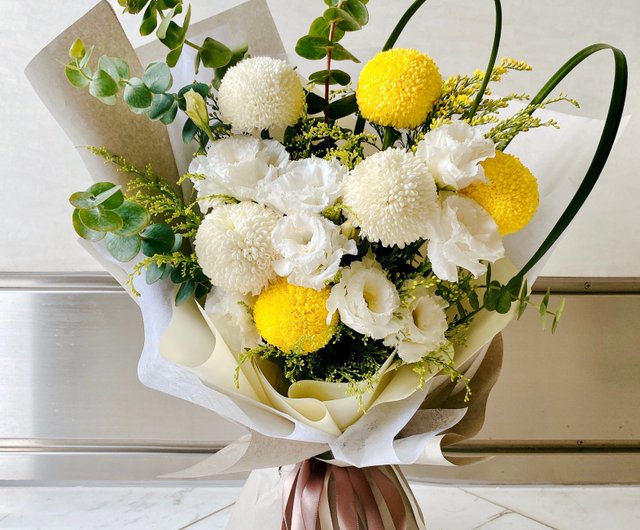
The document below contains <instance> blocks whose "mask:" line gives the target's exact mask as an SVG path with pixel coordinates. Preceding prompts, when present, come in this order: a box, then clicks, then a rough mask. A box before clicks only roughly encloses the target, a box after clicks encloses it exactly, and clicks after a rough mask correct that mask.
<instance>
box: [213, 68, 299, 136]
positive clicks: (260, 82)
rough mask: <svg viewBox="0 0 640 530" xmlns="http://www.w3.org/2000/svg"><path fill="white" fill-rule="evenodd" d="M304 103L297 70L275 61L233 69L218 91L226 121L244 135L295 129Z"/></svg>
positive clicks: (226, 75) (222, 113)
mask: <svg viewBox="0 0 640 530" xmlns="http://www.w3.org/2000/svg"><path fill="white" fill-rule="evenodd" d="M304 101H305V97H304V89H303V87H302V83H301V82H300V78H299V77H298V74H297V73H296V71H295V70H294V69H293V67H292V66H291V65H290V64H288V63H286V62H285V61H283V60H281V59H273V58H271V57H251V58H248V59H245V60H243V61H241V62H240V63H238V64H237V65H235V66H233V67H231V68H229V70H228V71H227V73H226V74H225V76H224V78H223V79H222V82H221V83H220V89H219V90H218V107H219V108H220V114H221V116H222V119H223V120H224V121H225V122H227V123H230V124H231V125H232V126H233V127H234V128H236V129H239V130H242V131H251V130H253V129H267V128H268V127H271V126H276V127H286V126H288V125H294V124H295V123H296V122H297V121H298V119H299V118H300V116H302V113H303V111H304Z"/></svg>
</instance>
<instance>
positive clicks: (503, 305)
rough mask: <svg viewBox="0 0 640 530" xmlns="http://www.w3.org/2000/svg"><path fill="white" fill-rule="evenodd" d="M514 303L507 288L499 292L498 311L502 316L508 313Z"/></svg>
mask: <svg viewBox="0 0 640 530" xmlns="http://www.w3.org/2000/svg"><path fill="white" fill-rule="evenodd" d="M512 301H513V300H512V299H511V293H510V292H509V290H508V289H506V288H502V289H501V290H500V292H499V296H498V304H497V306H496V311H497V312H498V313H500V314H501V315H504V314H506V313H508V312H509V309H511V302H512Z"/></svg>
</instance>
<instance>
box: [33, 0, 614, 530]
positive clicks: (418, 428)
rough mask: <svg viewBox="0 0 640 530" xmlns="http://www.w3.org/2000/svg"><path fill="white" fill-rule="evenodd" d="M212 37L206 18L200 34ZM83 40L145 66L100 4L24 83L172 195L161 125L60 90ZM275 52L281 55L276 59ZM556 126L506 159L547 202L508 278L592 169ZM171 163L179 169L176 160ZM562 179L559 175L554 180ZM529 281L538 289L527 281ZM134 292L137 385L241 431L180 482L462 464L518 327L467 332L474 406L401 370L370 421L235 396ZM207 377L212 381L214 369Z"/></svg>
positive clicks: (153, 303)
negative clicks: (285, 469) (459, 453)
mask: <svg viewBox="0 0 640 530" xmlns="http://www.w3.org/2000/svg"><path fill="white" fill-rule="evenodd" d="M249 8H256V9H258V8H259V9H262V10H263V11H260V12H262V13H263V12H264V8H265V3H264V0H251V1H250V2H246V3H244V4H241V5H240V6H237V7H235V8H233V9H249ZM224 16H226V17H229V18H228V20H233V21H234V22H233V23H234V24H239V25H240V24H242V23H244V22H246V23H247V25H246V26H245V27H243V29H242V32H243V34H245V35H252V36H255V40H256V42H258V43H261V44H259V46H264V49H267V50H268V49H269V44H268V41H269V39H268V38H266V37H265V38H263V36H265V35H268V34H273V31H274V28H273V27H272V26H273V21H272V20H271V19H270V17H269V18H265V17H264V16H263V17H260V18H256V17H240V16H232V15H230V14H229V13H227V14H226V15H224ZM220 20H221V19H220ZM219 26H220V24H218V23H217V22H216V21H215V20H213V19H212V20H208V21H206V24H204V25H203V27H219ZM77 37H80V38H82V39H84V40H85V42H87V43H95V44H96V51H95V54H96V57H99V55H101V54H102V53H106V54H109V55H114V56H119V57H123V58H125V59H126V60H127V61H128V62H129V64H130V65H131V66H132V70H133V71H134V73H137V74H140V73H141V70H142V66H141V65H140V63H139V61H138V59H137V58H136V55H135V51H134V50H133V49H132V47H131V45H130V44H129V42H128V41H127V39H126V36H125V35H124V33H123V32H122V30H121V28H120V25H119V23H118V21H117V18H116V17H115V15H114V14H113V12H112V10H111V8H110V6H109V5H108V3H107V2H105V1H103V2H100V3H99V4H98V5H97V6H96V7H94V8H93V9H92V10H91V11H90V12H89V13H88V14H87V15H86V16H85V17H83V18H82V19H80V20H79V21H77V22H76V23H75V24H74V25H73V26H71V27H70V28H69V29H67V30H66V31H65V32H63V33H62V34H61V35H60V36H58V37H57V38H56V39H55V40H54V41H53V42H52V43H51V44H50V45H49V46H47V47H46V48H45V49H44V50H43V51H42V52H41V53H40V54H39V55H38V56H37V57H36V58H35V59H34V60H33V61H32V62H31V63H30V65H29V66H28V68H27V72H26V73H27V75H28V77H29V79H30V81H31V82H32V84H33V86H34V88H35V89H36V91H37V92H38V94H39V95H40V97H41V98H42V100H43V101H44V103H45V104H46V105H47V107H48V108H49V110H50V112H51V113H52V114H53V116H54V117H55V118H56V120H57V121H58V122H59V123H60V125H61V127H62V128H63V129H64V130H65V132H66V133H67V135H68V136H69V137H70V139H71V141H72V142H73V143H74V144H75V145H77V146H85V145H96V146H106V147H107V148H109V149H110V150H111V151H113V152H114V153H116V154H120V155H123V156H125V157H126V158H128V159H129V160H130V161H131V162H132V163H134V164H136V165H139V166H144V165H146V164H147V163H149V162H152V163H153V165H154V168H155V169H156V171H157V172H158V173H160V174H162V175H163V176H165V177H166V178H167V179H169V180H171V181H174V182H175V179H176V177H177V174H178V173H177V170H176V162H175V160H176V158H174V155H173V154H172V151H171V142H170V140H169V135H168V134H167V131H166V129H165V128H164V126H163V125H161V124H159V123H154V122H150V121H149V120H148V119H147V118H146V117H143V116H135V115H134V114H132V113H131V112H130V111H129V110H128V109H127V108H126V106H125V105H123V104H118V105H116V107H115V108H112V107H107V106H105V105H103V104H102V103H100V102H99V101H97V100H95V99H94V98H91V97H90V96H89V95H88V94H86V92H85V91H82V90H78V89H74V88H72V87H70V86H69V85H68V83H67V81H66V79H65V76H64V72H63V68H62V67H61V65H60V64H59V63H58V62H57V60H61V61H65V62H66V60H67V51H68V48H69V45H70V44H71V42H73V40H74V39H75V38H77ZM280 46H281V45H280ZM277 47H278V46H277V43H276V45H274V46H272V49H274V50H275V49H276V48H277ZM147 51H148V50H147ZM264 53H268V52H266V51H265V52H264ZM174 74H175V75H174V77H175V78H176V79H178V78H179V77H180V78H182V80H183V81H185V82H188V73H184V72H183V73H181V74H180V75H178V72H174ZM553 117H554V118H555V119H556V120H557V121H558V122H559V124H560V126H561V128H562V129H563V130H562V132H561V133H555V134H557V135H558V136H555V137H554V141H553V142H551V143H550V142H549V138H548V136H540V135H539V136H536V135H535V134H534V133H531V140H529V136H528V135H527V138H526V139H523V140H520V139H519V140H520V143H518V142H514V149H513V151H514V152H515V153H516V154H519V155H520V156H521V158H522V159H523V161H524V162H525V163H527V164H528V165H529V167H530V169H532V171H533V173H534V174H536V176H537V177H538V180H539V185H540V189H541V203H542V207H541V209H540V211H539V212H538V213H537V214H536V216H535V217H534V220H533V222H532V223H531V225H530V227H528V229H527V230H525V231H523V233H522V234H515V235H512V236H509V238H507V241H505V244H506V246H507V251H508V255H509V257H510V258H512V259H513V262H514V263H515V266H516V267H519V266H521V265H522V264H523V263H524V262H525V261H526V259H527V257H528V256H530V255H531V254H532V253H533V252H534V251H535V249H536V248H537V244H538V242H539V241H542V239H543V238H544V236H545V235H546V234H547V233H548V229H549V227H550V226H553V224H554V223H555V221H556V220H557V219H558V218H559V216H560V215H561V213H562V211H563V209H564V206H565V205H566V204H567V203H568V201H569V200H570V198H571V196H572V195H573V193H574V192H575V189H576V188H577V186H578V185H579V182H577V180H575V179H573V178H566V176H567V175H569V176H573V175H581V173H580V169H581V168H582V167H583V166H584V165H585V164H586V163H588V160H589V159H590V155H591V152H592V150H593V145H592V144H593V143H595V141H597V136H598V133H599V131H600V129H601V128H602V121H601V120H586V119H583V118H576V117H567V116H563V115H561V114H558V113H553ZM577 134H579V137H580V138H581V142H580V143H579V144H578V145H576V144H575V143H574V142H572V140H571V139H572V138H573V137H575V136H576V135H577ZM173 136H175V134H174V135H173ZM591 139H594V140H593V142H591ZM174 143H175V142H174ZM523 146H524V147H523ZM525 147H526V149H525ZM510 150H511V149H510ZM537 152H544V153H545V156H544V157H531V156H530V155H529V156H527V153H529V154H530V153H537ZM569 153H570V154H571V156H568V154H569ZM80 156H81V157H82V158H83V161H84V162H85V164H86V165H87V168H88V169H89V171H90V173H91V175H92V178H93V179H94V180H95V181H103V180H109V181H112V182H119V183H122V182H123V180H124V177H123V176H122V175H121V174H118V173H117V172H115V171H114V170H113V168H112V167H110V166H108V165H105V164H103V162H102V161H101V160H100V159H98V158H96V157H94V156H93V155H91V154H90V153H89V152H86V151H85V150H80ZM178 158H179V159H180V165H181V166H183V165H184V154H183V155H182V158H181V157H180V156H178ZM585 161H586V162H585ZM555 162H558V163H555ZM557 168H561V169H562V174H561V175H559V173H558V171H557ZM559 183H561V184H559ZM83 244H84V245H85V247H86V248H87V249H88V250H89V251H90V252H91V253H92V254H93V255H94V256H96V258H97V259H98V260H99V261H100V262H101V263H103V265H104V266H105V268H106V269H107V270H109V272H111V273H112V274H113V275H114V277H116V278H117V279H118V280H119V281H120V282H121V283H124V281H125V280H126V277H127V274H128V272H129V271H130V268H131V266H130V264H128V265H126V266H123V264H120V263H115V262H114V261H113V260H112V259H111V258H110V256H109V255H108V253H107V252H106V251H105V249H104V248H103V246H102V245H101V244H98V245H95V246H94V245H91V244H88V243H86V242H83ZM500 269H502V275H503V279H505V280H506V279H508V278H509V277H510V276H511V275H513V273H515V272H516V270H517V269H516V268H515V267H514V266H513V265H511V264H510V263H509V262H508V261H506V260H504V261H503V263H502V264H501V265H499V266H497V267H495V271H494V274H499V272H500ZM528 279H529V283H530V284H532V283H533V280H535V271H534V273H532V274H531V275H530V276H529V277H528ZM136 287H137V289H138V290H139V291H140V292H141V293H142V297H140V298H137V299H136V302H138V303H139V305H140V309H141V312H142V316H143V320H144V326H145V346H144V350H143V352H142V356H141V359H140V363H139V366H138V374H139V377H140V380H141V381H142V382H143V383H144V384H145V385H147V386H149V387H151V388H155V389H157V390H160V391H162V392H166V393H169V394H172V395H175V396H177V397H180V398H182V399H185V400H188V401H191V402H193V403H196V404H198V405H200V406H204V407H206V408H208V409H210V410H212V411H215V412H217V413H218V414H221V415H222V416H224V417H226V418H228V419H230V420H232V421H234V422H236V423H238V424H240V425H243V426H245V427H246V428H247V429H248V430H249V435H247V436H246V437H245V438H243V439H241V440H238V441H236V442H234V443H233V444H231V445H230V446H228V447H227V448H225V449H224V450H223V451H220V452H219V453H218V454H216V455H213V456H212V457H210V458H209V459H206V460H204V461H203V462H201V463H200V464H198V465H196V466H194V467H192V468H190V469H188V470H185V471H183V472H179V473H176V474H174V475H173V476H176V477H178V476H179V477H184V478H186V477H201V476H207V475H213V474H218V473H230V472H235V471H246V470H252V469H261V468H270V467H271V468H273V467H277V466H283V465H287V464H295V463H297V462H300V461H302V460H305V459H307V458H310V457H313V456H315V455H319V454H322V453H324V452H326V451H327V449H330V450H331V451H332V455H333V458H334V460H333V461H332V462H333V463H336V464H340V465H355V466H359V467H367V466H380V465H387V464H412V463H429V464H440V465H452V464H460V463H463V462H462V461H459V460H455V461H452V460H448V459H446V458H445V457H444V456H443V454H442V448H443V447H444V446H446V445H448V444H450V443H455V442H456V441H458V440H460V439H462V438H464V437H468V436H472V435H473V434H474V433H475V432H477V431H478V430H479V428H480V427H481V425H482V422H483V421H484V408H485V404H486V399H487V396H488V393H489V391H490V389H491V387H492V386H493V383H494V382H495V379H496V377H497V374H498V371H499V367H500V360H501V353H502V347H501V341H495V342H493V344H492V346H491V347H490V348H489V347H488V346H489V343H491V340H492V339H493V337H494V336H495V335H496V334H497V333H499V332H500V331H501V330H502V329H503V328H504V327H505V326H506V325H507V324H508V322H509V321H510V319H511V317H512V314H509V315H497V314H495V313H483V314H481V315H480V316H479V317H478V318H476V319H475V320H474V322H473V324H472V328H471V330H470V334H469V344H468V346H467V347H466V348H458V350H457V351H456V362H457V363H458V365H459V366H461V369H463V370H466V371H467V373H468V374H470V375H473V378H472V389H473V391H474V396H473V399H472V401H471V402H470V404H469V403H466V404H465V403H464V402H463V401H462V395H463V392H462V389H461V387H460V386H459V385H457V386H455V385H451V384H450V383H449V382H448V380H447V378H445V377H443V376H435V377H432V378H431V379H429V380H428V381H427V382H426V384H425V385H424V388H417V387H416V385H415V378H414V379H412V374H411V373H410V370H400V371H398V373H385V374H382V377H381V384H380V385H379V388H377V389H375V391H374V392H372V393H371V395H369V396H367V398H366V399H367V400H368V403H367V404H368V405H369V409H368V411H367V413H366V414H364V415H363V414H362V411H360V410H358V409H357V407H355V408H354V404H353V399H352V398H351V401H350V400H349V399H345V400H344V401H341V400H340V399H338V398H337V397H336V396H335V394H336V390H335V388H338V387H334V389H333V390H327V399H315V398H314V399H307V400H303V399H301V398H299V397H298V398H296V397H286V396H279V395H277V393H274V392H273V391H272V389H271V390H270V388H269V387H270V385H269V379H268V374H266V373H265V372H264V370H263V369H262V368H261V367H258V366H254V365H248V366H243V367H242V376H241V385H240V389H239V390H238V389H236V388H235V387H233V384H232V383H231V382H232V380H233V379H232V378H230V376H229V374H230V373H231V371H235V365H236V362H237V361H236V359H235V355H234V354H233V352H230V351H229V349H228V348H227V347H226V345H225V344H224V341H223V340H221V337H220V335H219V333H217V330H215V327H214V326H212V325H211V323H210V322H209V321H208V319H207V318H206V315H205V314H204V313H203V312H202V311H201V308H199V307H198V306H197V305H196V304H195V302H194V303H190V304H186V305H185V306H181V307H180V308H175V307H173V305H172V300H173V294H174V292H173V289H174V286H173V285H171V284H170V283H158V284H154V285H152V286H147V285H146V283H145V282H144V280H143V279H140V278H138V280H137V281H136ZM223 361H224V362H223ZM247 364H248V363H247ZM212 366H213V367H214V368H215V370H211V369H209V368H211V367H212ZM220 367H224V371H223V374H224V377H221V376H220V370H219V368H220ZM414 375H415V374H414ZM311 386H313V385H311ZM311 386H310V387H309V388H308V389H310V388H311ZM303 390H304V389H303ZM316 397H318V396H316ZM346 426H348V427H346ZM345 427H346V428H345ZM263 478H264V477H263ZM252 484H253V485H254V486H255V485H256V484H258V485H260V480H257V481H256V480H253V478H252V479H250V481H249V482H248V483H247V488H246V489H245V491H244V492H243V495H244V496H251V495H253V496H255V495H257V492H256V491H252V488H253V486H252ZM266 504H268V503H266ZM240 506H242V503H240ZM252 513H255V514H256V515H260V513H259V512H255V511H253V512H252ZM261 515H262V516H264V513H262V514H261ZM235 528H242V526H235ZM245 528H246V527H245ZM274 528H275V527H274Z"/></svg>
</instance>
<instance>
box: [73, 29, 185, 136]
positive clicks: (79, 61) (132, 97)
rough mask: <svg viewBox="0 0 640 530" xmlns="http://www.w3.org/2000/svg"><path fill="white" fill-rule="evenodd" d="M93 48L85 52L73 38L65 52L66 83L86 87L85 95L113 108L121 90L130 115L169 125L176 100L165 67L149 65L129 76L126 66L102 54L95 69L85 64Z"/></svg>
mask: <svg viewBox="0 0 640 530" xmlns="http://www.w3.org/2000/svg"><path fill="white" fill-rule="evenodd" d="M93 50H94V47H93V46H91V47H90V48H89V49H88V50H87V48H86V47H85V44H84V43H83V42H82V41H81V40H80V39H77V40H76V41H75V42H74V43H73V44H72V45H71V48H70V49H69V56H70V58H71V61H70V62H69V63H68V64H67V65H65V74H66V76H67V79H68V81H69V82H70V83H71V84H72V85H73V86H75V87H77V88H85V87H88V88H89V93H90V94H91V95H92V96H94V97H96V98H98V99H99V100H100V101H102V102H103V103H105V104H107V105H115V104H116V101H117V98H116V95H117V94H118V93H119V92H120V90H122V92H123V94H122V97H123V100H124V102H125V103H126V104H127V105H128V106H129V108H130V109H131V111H132V112H135V113H136V114H146V115H147V117H148V118H149V119H150V120H159V121H161V122H162V123H164V124H165V125H168V124H170V123H172V122H173V120H174V119H175V117H176V114H177V112H178V107H179V102H180V97H179V96H178V94H172V93H170V92H168V91H169V89H170V88H171V85H172V84H173V78H172V76H171V71H170V70H169V67H168V66H167V65H166V64H165V63H162V62H155V63H151V64H149V66H147V68H146V69H145V71H144V74H143V75H142V77H141V78H140V77H133V76H131V70H130V68H129V65H128V64H127V63H126V62H125V61H124V60H123V59H120V58H118V57H109V56H107V55H103V56H102V57H100V58H99V59H98V64H97V66H96V68H95V70H92V68H91V66H90V64H89V62H90V60H91V56H92V54H93Z"/></svg>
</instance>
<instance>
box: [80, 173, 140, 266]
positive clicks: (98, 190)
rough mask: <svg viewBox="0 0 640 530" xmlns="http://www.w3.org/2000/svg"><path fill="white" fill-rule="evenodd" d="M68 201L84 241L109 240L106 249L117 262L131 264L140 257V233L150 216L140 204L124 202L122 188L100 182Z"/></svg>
mask: <svg viewBox="0 0 640 530" xmlns="http://www.w3.org/2000/svg"><path fill="white" fill-rule="evenodd" d="M69 202H70V203H71V204H72V205H73V206H75V209H74V211H73V215H72V221H73V227H74V229H75V231H76V233H77V234H78V235H79V236H80V237H81V238H83V239H87V240H89V241H100V240H101V239H104V238H105V237H106V239H105V242H106V248H107V250H108V251H109V252H110V253H111V255H112V256H113V257H114V258H115V259H117V260H118V261H123V262H126V261H131V260H132V259H133V258H135V257H136V256H137V255H138V252H139V251H140V248H141V245H142V240H141V238H140V235H139V232H140V231H141V230H142V229H143V228H144V227H145V226H146V225H147V223H148V222H149V216H148V215H147V212H146V211H145V210H144V208H142V207H141V206H140V205H139V204H136V203H135V202H133V201H127V200H125V197H124V195H123V193H122V191H121V190H120V186H116V185H114V184H112V183H110V182H98V183H96V184H93V185H92V186H91V187H90V188H89V189H88V190H86V191H82V192H77V193H74V194H73V195H71V197H69Z"/></svg>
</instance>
